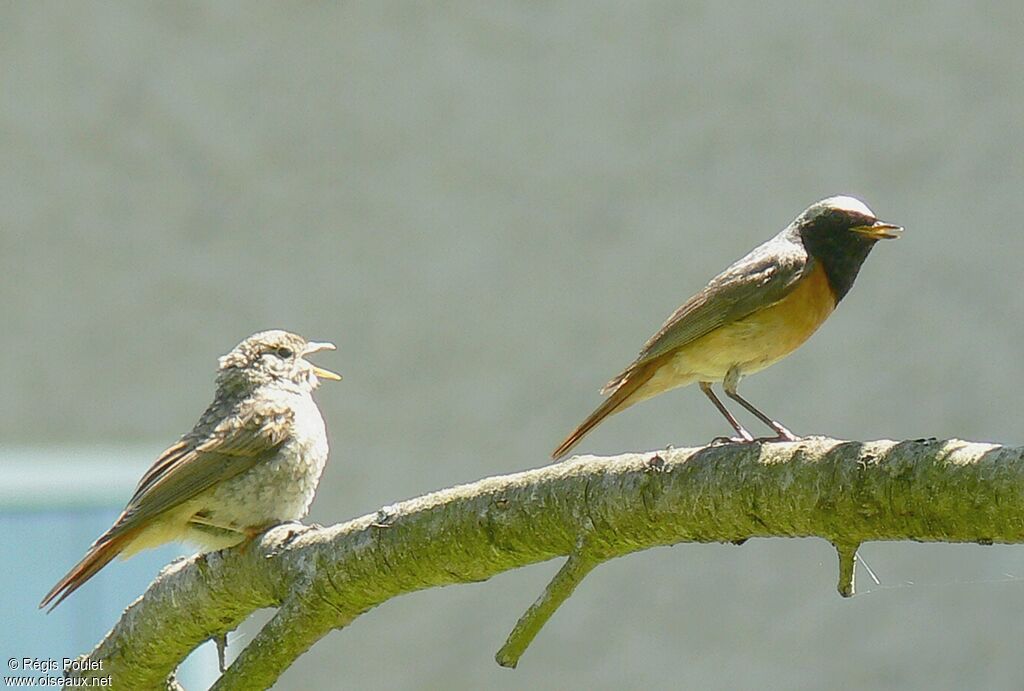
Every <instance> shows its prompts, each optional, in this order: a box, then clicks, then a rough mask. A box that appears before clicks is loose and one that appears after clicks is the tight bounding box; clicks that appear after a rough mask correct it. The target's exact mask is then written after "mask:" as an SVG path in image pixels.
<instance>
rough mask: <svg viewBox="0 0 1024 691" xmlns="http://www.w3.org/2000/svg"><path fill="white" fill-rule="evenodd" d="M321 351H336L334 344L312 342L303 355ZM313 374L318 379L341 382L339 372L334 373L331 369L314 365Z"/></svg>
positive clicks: (308, 344) (307, 345)
mask: <svg viewBox="0 0 1024 691" xmlns="http://www.w3.org/2000/svg"><path fill="white" fill-rule="evenodd" d="M321 350H336V348H335V345H334V344H333V343H317V342H316V341H310V342H309V343H307V344H306V349H305V350H303V351H302V355H303V356H306V355H309V354H310V353H318V352H320V351H321ZM313 374H315V375H316V376H317V379H330V380H331V381H341V375H340V374H338V373H337V372H332V371H331V370H329V369H324V368H323V367H317V366H316V365H313Z"/></svg>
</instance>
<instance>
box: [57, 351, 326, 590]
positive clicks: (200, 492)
mask: <svg viewBox="0 0 1024 691" xmlns="http://www.w3.org/2000/svg"><path fill="white" fill-rule="evenodd" d="M333 349H334V345H333V344H331V343H313V342H308V341H306V340H305V339H304V338H302V337H301V336H297V335H295V334H293V333H288V332H287V331H263V332H261V333H257V334H255V335H253V336H250V337H249V338H247V339H245V340H244V341H242V342H241V343H239V344H238V345H237V346H235V348H234V350H232V351H231V352H230V353H228V354H227V355H225V356H224V357H222V358H221V359H220V369H219V371H218V373H217V392H216V395H215V396H214V399H213V403H211V404H210V407H209V408H207V409H206V412H205V413H203V416H202V417H201V418H200V419H199V422H197V423H196V426H195V427H194V428H193V429H192V431H191V432H189V433H188V434H186V435H185V436H183V437H182V438H181V439H180V440H179V441H178V442H177V443H176V444H174V445H173V446H171V447H170V448H169V449H167V450H166V451H164V452H163V454H161V455H160V457H159V458H158V459H157V460H156V462H155V463H154V464H153V466H152V467H151V468H150V469H149V470H148V471H147V472H146V474H145V475H143V476H142V479H141V480H140V481H139V485H138V487H136V489H135V494H134V495H133V496H132V498H131V499H130V500H129V501H128V505H127V506H126V507H125V508H124V511H122V512H121V515H120V517H118V519H117V520H116V521H115V522H114V525H113V526H111V527H110V529H109V530H107V532H105V533H103V535H101V536H100V537H99V538H98V539H97V540H96V542H94V543H93V544H92V546H91V547H90V548H89V551H88V552H87V553H86V555H85V557H83V558H82V561H80V562H79V563H78V564H77V565H76V566H75V567H74V568H73V569H71V571H69V572H68V574H67V575H66V576H64V578H62V579H61V580H60V581H59V582H58V583H57V585H55V586H54V587H53V589H52V590H50V592H49V593H47V594H46V597H44V598H43V601H42V602H41V603H40V605H39V606H40V607H45V606H46V605H48V604H50V603H51V602H52V603H53V607H56V606H57V605H58V604H60V603H61V601H62V600H63V599H64V598H66V597H67V596H68V595H70V594H71V593H73V592H74V591H75V590H77V589H78V588H79V587H80V586H81V585H82V584H83V583H85V582H86V581H87V580H89V579H90V578H92V577H93V576H94V575H95V574H96V573H97V572H98V571H99V570H100V569H102V568H103V567H104V566H106V564H107V563H108V562H110V560H111V559H113V558H114V557H115V556H117V555H119V554H120V555H121V556H122V558H123V557H128V556H131V555H132V554H135V553H136V552H139V551H141V550H144V549H147V548H149V547H156V546H157V545H161V544H164V543H165V542H171V541H174V540H187V541H190V542H194V543H196V544H198V545H199V546H200V548H201V551H203V552H209V551H212V550H216V549H223V548H225V547H230V546H231V545H236V544H238V543H240V542H242V541H243V540H245V539H247V538H251V537H254V536H255V535H258V534H260V533H261V532H263V531H264V530H266V529H267V528H269V527H271V526H273V525H276V524H279V523H283V522H286V521H297V520H299V519H301V518H303V517H304V516H305V515H306V512H307V511H308V510H309V505H310V503H311V502H312V501H313V494H314V493H315V492H316V486H317V483H318V482H319V481H320V474H321V473H322V472H323V469H324V464H325V463H326V462H327V434H326V432H325V430H324V421H323V418H322V417H321V415H320V410H319V408H317V406H316V403H315V402H314V401H313V396H312V393H313V390H314V389H316V388H317V386H319V383H320V382H319V380H320V379H335V380H338V379H341V377H340V376H339V375H337V374H335V373H334V372H331V371H328V370H325V369H321V368H319V367H316V366H315V365H313V364H311V363H309V362H307V361H306V360H305V357H306V356H307V355H309V354H311V353H315V352H317V351H320V350H333ZM51 609H52V607H51Z"/></svg>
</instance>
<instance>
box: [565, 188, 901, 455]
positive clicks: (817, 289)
mask: <svg viewBox="0 0 1024 691" xmlns="http://www.w3.org/2000/svg"><path fill="white" fill-rule="evenodd" d="M902 230H903V229H902V228H901V227H899V226H897V225H893V224H892V223H886V222H885V221H880V220H878V218H877V217H876V216H875V214H874V212H872V211H871V209H869V208H868V207H867V205H866V204H865V203H864V202H862V201H860V200H858V199H854V198H853V197H846V196H837V197H829V198H828V199H823V200H821V201H819V202H816V203H814V204H812V205H811V206H809V207H808V208H807V209H805V210H804V212H803V213H801V214H800V215H799V216H797V217H796V219H795V220H794V221H793V222H792V223H790V224H789V225H788V226H787V227H786V228H785V229H784V230H783V231H782V232H780V233H779V234H778V235H776V236H775V237H773V238H772V239H771V240H769V241H768V242H766V243H764V244H763V245H761V246H760V247H757V248H755V249H754V250H752V251H751V252H750V253H749V254H748V255H747V256H745V257H743V258H742V259H740V260H739V261H737V262H736V263H734V264H733V265H732V266H730V267H728V268H727V269H726V270H725V271H723V272H722V273H720V274H719V275H717V276H715V277H714V278H713V279H711V281H710V282H708V284H707V285H706V286H705V287H704V289H703V290H701V291H700V292H699V293H697V294H696V295H694V296H693V297H691V298H690V299H689V300H687V301H686V302H685V303H684V304H683V305H682V307H680V308H679V309H677V310H676V311H675V312H674V313H673V314H672V316H670V317H669V318H668V320H667V321H666V322H665V323H664V324H663V325H662V327H661V328H660V329H659V330H658V332H657V333H656V334H654V336H652V337H651V338H650V340H648V341H647V343H646V344H644V347H643V350H641V351H640V355H639V356H638V357H637V358H636V360H634V361H633V362H632V363H631V364H630V365H629V366H628V367H626V369H624V370H623V371H622V372H620V373H619V374H618V375H617V376H616V377H615V378H614V379H612V380H611V381H610V382H608V383H607V384H606V385H605V387H604V388H603V389H602V390H601V393H602V394H606V395H607V396H608V398H607V399H606V400H605V401H604V403H602V404H601V405H600V406H598V408H597V410H595V411H594V412H593V413H591V414H590V416H589V417H587V419H586V420H584V421H583V422H582V423H581V424H580V425H579V427H577V428H576V429H575V430H573V432H572V433H571V434H570V435H569V436H568V437H566V438H565V440H564V441H563V442H562V443H561V444H559V445H558V447H557V448H556V449H555V450H554V452H553V453H552V458H554V459H556V460H557V459H559V458H562V457H563V456H565V455H566V454H567V453H569V451H570V450H571V449H572V448H573V447H574V446H576V444H577V443H579V441H580V440H581V439H582V438H583V437H584V435H586V434H587V433H588V432H589V431H590V430H592V429H593V428H594V427H596V426H597V425H598V424H599V423H600V422H601V421H602V420H604V419H605V418H606V417H608V416H609V415H612V414H613V413H618V412H620V411H622V410H625V409H626V408H628V407H630V406H632V405H635V404H636V403H639V402H640V401H643V400H646V399H648V398H651V397H652V396H656V395H657V394H660V393H662V392H664V391H668V390H669V389H674V388H677V387H680V386H686V385H688V384H692V383H694V382H697V383H698V384H699V385H700V389H701V391H703V392H704V394H705V395H706V396H707V397H708V398H709V399H710V400H711V402H712V403H713V404H714V406H715V408H717V409H718V411H719V412H720V413H722V415H724V416H725V418H726V419H727V420H728V421H729V424H730V425H731V426H732V428H733V429H734V430H735V431H736V434H737V436H736V437H733V438H731V439H729V440H730V441H734V442H740V443H747V442H752V441H754V437H753V435H751V434H750V432H748V431H747V430H746V429H745V428H744V427H743V425H741V424H740V423H739V421H738V420H737V419H736V418H735V417H734V416H733V414H732V413H730V412H729V410H728V409H727V408H726V407H725V405H724V404H723V403H722V401H721V400H719V398H718V397H717V396H716V395H715V393H714V391H713V390H712V388H711V385H712V384H713V383H715V382H721V383H722V384H723V388H724V390H725V393H726V395H727V396H728V397H729V398H731V399H732V400H734V401H736V402H737V403H739V404H740V405H741V406H743V407H744V408H746V409H747V410H748V411H750V412H751V413H752V414H753V415H754V416H755V417H757V418H758V419H759V420H761V421H762V422H763V423H765V424H766V425H768V426H769V427H771V428H772V430H773V431H774V432H775V435H776V436H775V437H772V438H771V440H796V439H797V437H796V435H794V434H793V433H792V432H790V431H789V430H788V429H786V428H785V427H783V426H782V425H781V424H779V423H778V422H776V421H775V420H773V419H772V418H770V417H768V416H767V415H765V414H764V413H762V412H761V411H760V410H758V409H757V408H756V407H754V405H752V404H751V403H750V402H749V401H747V400H746V399H744V398H743V397H742V396H740V395H739V393H738V392H737V386H738V385H739V382H740V379H741V378H743V377H744V376H745V375H747V374H751V373H753V372H757V371H759V370H762V369H764V368H765V367H768V366H769V365H772V364H774V363H776V362H778V361H779V360H781V359H782V358H784V357H786V356H787V355H789V354H790V353H792V352H793V351H794V350H796V349H797V348H798V347H799V346H800V345H801V344H802V343H803V342H804V341H806V340H807V339H808V338H809V337H810V336H811V334H813V333H814V332H815V331H816V330H817V329H818V327H819V326H821V325H822V324H823V323H824V321H825V320H826V319H827V318H828V316H829V315H830V314H832V311H833V310H834V309H835V307H836V305H838V304H839V302H840V301H841V300H842V299H843V298H844V297H845V296H846V294H847V293H848V292H850V288H852V287H853V281H854V279H856V278H857V273H858V272H859V271H860V267H861V265H862V264H863V263H864V260H865V259H866V258H867V256H868V253H870V252H871V249H872V248H873V247H874V246H875V243H876V242H877V241H879V240H883V239H890V238H895V237H898V236H899V233H900V232H901V231H902Z"/></svg>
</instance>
